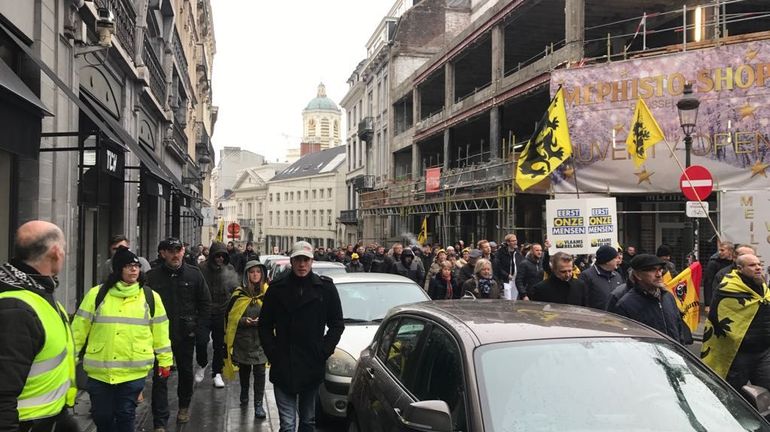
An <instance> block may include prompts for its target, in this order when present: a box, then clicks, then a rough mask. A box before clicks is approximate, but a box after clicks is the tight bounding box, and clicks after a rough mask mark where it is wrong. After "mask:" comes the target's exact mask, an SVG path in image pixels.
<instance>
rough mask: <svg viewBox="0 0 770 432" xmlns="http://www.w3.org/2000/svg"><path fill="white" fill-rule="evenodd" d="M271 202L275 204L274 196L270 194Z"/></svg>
mask: <svg viewBox="0 0 770 432" xmlns="http://www.w3.org/2000/svg"><path fill="white" fill-rule="evenodd" d="M270 202H273V194H270Z"/></svg>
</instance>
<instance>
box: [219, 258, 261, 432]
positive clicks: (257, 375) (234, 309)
mask: <svg viewBox="0 0 770 432" xmlns="http://www.w3.org/2000/svg"><path fill="white" fill-rule="evenodd" d="M266 274H267V268H265V266H264V265H263V264H262V263H260V262H259V261H249V262H247V263H246V265H245V266H244V272H243V285H242V286H241V287H238V288H237V289H236V290H235V292H233V296H232V298H231V299H230V303H229V304H228V306H227V315H226V316H227V318H226V322H225V329H226V330H225V343H226V344H227V351H226V359H225V368H224V374H225V378H227V379H230V380H232V379H233V378H234V377H235V372H236V371H237V372H238V376H239V379H240V382H241V406H242V407H245V406H246V405H248V403H249V381H250V379H251V375H252V373H253V375H254V416H255V417H257V418H261V419H263V418H265V417H266V413H265V409H264V407H263V405H262V399H263V398H264V395H265V363H267V356H265V352H264V351H263V350H262V344H261V342H260V340H259V333H258V332H257V321H258V319H259V313H260V311H261V309H262V298H263V297H264V295H265V292H266V291H267V283H266V278H265V275H266Z"/></svg>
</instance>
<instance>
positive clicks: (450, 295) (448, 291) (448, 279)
mask: <svg viewBox="0 0 770 432" xmlns="http://www.w3.org/2000/svg"><path fill="white" fill-rule="evenodd" d="M439 271H440V270H439ZM441 279H444V281H445V282H446V297H445V298H446V299H447V300H448V299H452V298H454V292H453V290H452V275H451V274H450V275H449V277H444V275H443V274H442V275H441Z"/></svg>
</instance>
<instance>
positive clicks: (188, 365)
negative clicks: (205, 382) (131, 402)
mask: <svg viewBox="0 0 770 432" xmlns="http://www.w3.org/2000/svg"><path fill="white" fill-rule="evenodd" d="M162 245H163V248H164V249H162V250H161V251H160V254H161V256H162V258H163V264H161V265H159V266H158V267H155V268H153V269H152V270H150V271H149V272H148V273H147V285H148V286H149V287H151V288H152V289H153V290H154V291H155V292H157V293H158V294H159V295H160V298H161V300H163V306H165V308H166V314H167V315H168V319H169V339H171V351H173V353H174V359H175V361H176V369H177V371H178V372H179V383H178V384H177V396H178V398H179V412H178V413H177V417H176V421H177V422H178V423H186V422H188V421H190V401H191V400H192V394H193V351H194V350H195V335H196V331H197V330H198V326H199V324H200V323H203V322H205V321H206V320H207V319H208V318H209V315H210V311H211V294H210V293H209V288H208V286H207V285H206V280H205V279H204V278H203V274H202V273H201V271H200V269H199V268H198V267H197V266H191V265H189V264H187V263H185V262H184V261H183V259H184V253H185V250H184V245H183V244H182V242H181V241H179V239H176V238H173V237H171V238H168V239H166V240H164V241H163V242H162ZM155 366H156V370H155V371H154V373H153V374H152V417H153V424H154V427H155V429H165V428H166V423H167V422H168V418H169V409H168V387H167V381H168V379H167V378H164V377H161V376H159V375H158V371H157V363H156V364H155Z"/></svg>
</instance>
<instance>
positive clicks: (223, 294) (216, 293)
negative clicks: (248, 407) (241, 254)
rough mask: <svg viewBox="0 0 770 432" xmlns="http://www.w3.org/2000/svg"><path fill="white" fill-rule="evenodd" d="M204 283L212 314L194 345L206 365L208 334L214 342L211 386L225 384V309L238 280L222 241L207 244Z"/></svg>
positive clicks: (202, 267)
mask: <svg viewBox="0 0 770 432" xmlns="http://www.w3.org/2000/svg"><path fill="white" fill-rule="evenodd" d="M200 270H201V273H203V277H204V279H206V284H207V285H208V287H209V292H210V293H211V316H210V319H209V321H208V322H207V323H205V324H203V325H202V326H201V328H200V329H199V334H198V337H197V338H196V339H197V342H196V345H195V351H196V357H197V359H198V365H199V366H201V367H202V368H205V365H206V364H207V363H208V361H207V353H208V351H207V347H208V343H209V336H210V337H211V341H212V344H213V349H214V355H213V358H212V360H211V376H212V378H213V379H214V387H216V388H224V386H225V382H224V380H223V379H222V366H223V363H224V354H225V312H226V310H227V305H228V303H229V301H230V296H231V295H232V293H233V290H235V288H236V287H237V286H238V285H239V284H240V281H239V278H238V273H237V272H236V271H235V268H234V267H233V265H232V264H230V255H229V254H228V253H227V248H226V247H225V245H224V243H220V242H214V243H212V244H211V247H210V248H209V257H208V259H207V260H206V261H204V262H203V263H201V264H200ZM203 376H204V373H202V372H200V371H199V372H198V373H197V374H196V377H195V378H196V381H198V382H200V381H202V380H203Z"/></svg>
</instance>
